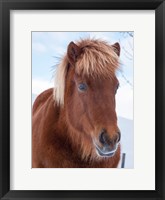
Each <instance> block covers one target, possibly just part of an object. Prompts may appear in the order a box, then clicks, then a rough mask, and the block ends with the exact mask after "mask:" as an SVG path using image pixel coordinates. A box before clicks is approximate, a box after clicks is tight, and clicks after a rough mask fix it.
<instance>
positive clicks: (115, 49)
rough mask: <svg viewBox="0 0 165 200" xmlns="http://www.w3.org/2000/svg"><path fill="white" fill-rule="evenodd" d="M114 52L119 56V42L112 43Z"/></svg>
mask: <svg viewBox="0 0 165 200" xmlns="http://www.w3.org/2000/svg"><path fill="white" fill-rule="evenodd" d="M112 47H113V49H114V51H115V53H116V54H117V55H118V56H120V44H119V43H118V42H116V43H115V44H113V45H112Z"/></svg>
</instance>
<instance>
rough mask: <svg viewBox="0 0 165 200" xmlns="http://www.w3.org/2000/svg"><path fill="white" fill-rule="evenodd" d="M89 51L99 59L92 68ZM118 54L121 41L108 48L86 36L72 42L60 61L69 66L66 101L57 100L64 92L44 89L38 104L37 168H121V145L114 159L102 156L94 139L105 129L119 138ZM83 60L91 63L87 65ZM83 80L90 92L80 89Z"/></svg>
mask: <svg viewBox="0 0 165 200" xmlns="http://www.w3.org/2000/svg"><path fill="white" fill-rule="evenodd" d="M87 44H88V45H87ZM100 44H101V46H100V48H99V45H100ZM115 47H116V49H115ZM85 48H86V50H84V49H85ZM85 51H86V52H88V53H89V54H90V56H94V55H95V57H94V58H93V61H91V62H92V63H94V65H93V66H92V69H91V68H90V67H91V65H90V64H89V58H87V56H88V55H86V57H85V60H86V61H83V60H84V59H83V56H84V54H85V53H84V52H85ZM109 51H110V53H108V52H109ZM119 52H120V49H119V46H118V45H116V44H115V45H114V46H110V45H109V46H108V44H107V43H105V42H102V41H98V40H97V41H96V40H84V41H83V40H82V41H81V42H78V43H77V45H76V44H74V43H71V44H70V45H69V46H68V52H67V55H66V56H65V57H64V60H62V64H61V65H62V67H61V68H62V69H64V68H66V69H65V70H63V71H65V72H64V73H63V75H62V77H63V79H64V80H62V78H61V77H60V80H62V82H63V84H64V87H62V88H61V89H64V91H62V94H63V99H64V100H63V104H62V103H61V101H59V99H57V98H58V97H59V96H60V95H61V94H59V95H57V96H56V94H55V93H56V89H55V91H54V89H53V88H52V89H48V90H46V91H44V92H43V93H41V94H40V95H39V96H38V97H37V99H36V101H35V102H34V105H33V120H32V121H33V124H32V126H33V127H32V129H33V137H32V151H33V157H32V167H33V168H36V167H37V168H39V167H40V168H42V167H46V168H103V167H104V168H105V167H106V168H109V167H111V168H115V167H117V165H118V162H119V160H120V145H119V146H118V148H117V151H116V153H115V155H114V156H113V157H100V156H98V155H97V153H96V149H95V146H94V143H98V138H99V133H100V130H101V129H102V128H106V130H107V132H108V134H109V138H115V137H116V133H117V131H118V127H117V116H116V112H115V91H116V87H117V84H118V80H117V78H116V76H115V70H116V69H117V67H118V63H119V62H118V56H119ZM108 56H111V58H107V57H108ZM104 58H106V59H105V62H103V60H104ZM112 58H113V59H112ZM96 61H97V62H96ZM111 61H112V62H111ZM84 62H86V64H88V66H87V65H86V69H84V68H85V66H84V65H85V63H84ZM100 63H101V64H100ZM100 65H102V66H101V67H100ZM83 66H84V68H83ZM87 68H88V70H87ZM99 68H100V70H99ZM107 68H108V69H107ZM104 70H105V71H104ZM59 72H60V71H58V76H57V78H59ZM99 72H100V73H99ZM95 74H97V76H95ZM105 75H106V76H105ZM79 83H86V84H87V87H88V88H87V91H85V92H80V91H78V89H77V88H78V85H79ZM57 87H59V85H58V86H57ZM59 88H60V87H59ZM58 92H60V91H58ZM54 97H55V98H54ZM60 98H61V96H60Z"/></svg>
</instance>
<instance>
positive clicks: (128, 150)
mask: <svg viewBox="0 0 165 200" xmlns="http://www.w3.org/2000/svg"><path fill="white" fill-rule="evenodd" d="M35 98H36V95H34V94H32V103H33V102H34V100H35ZM118 127H119V129H120V131H121V158H122V155H123V153H124V154H125V162H124V168H127V169H131V168H134V132H133V120H130V119H126V118H123V117H118ZM121 160H122V159H121ZM121 163H122V161H120V163H119V166H118V167H119V168H121Z"/></svg>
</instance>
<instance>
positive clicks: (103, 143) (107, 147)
mask: <svg viewBox="0 0 165 200" xmlns="http://www.w3.org/2000/svg"><path fill="white" fill-rule="evenodd" d="M120 138H121V134H120V132H119V131H118V132H117V133H116V137H113V138H110V137H109V135H108V133H107V132H106V130H105V129H103V130H102V131H101V133H100V135H99V139H98V140H97V141H96V140H95V141H94V145H95V148H96V152H97V154H98V155H99V156H101V157H112V156H114V155H115V152H116V151H117V148H118V144H119V142H120Z"/></svg>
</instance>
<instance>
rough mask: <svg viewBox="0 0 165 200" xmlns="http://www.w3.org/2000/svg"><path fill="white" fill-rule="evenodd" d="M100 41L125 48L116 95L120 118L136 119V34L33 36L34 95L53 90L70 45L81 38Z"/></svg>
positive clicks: (75, 33) (64, 33)
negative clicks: (134, 86) (61, 62)
mask: <svg viewBox="0 0 165 200" xmlns="http://www.w3.org/2000/svg"><path fill="white" fill-rule="evenodd" d="M87 37H90V38H99V39H103V40H106V41H108V42H109V43H110V44H113V43H115V42H119V43H120V46H121V56H120V62H121V65H120V70H119V71H118V72H117V77H118V79H119V82H120V88H119V90H118V93H117V95H116V104H117V108H116V110H117V114H118V115H119V116H122V117H125V118H129V119H133V32H129V33H126V32H32V93H33V94H34V95H38V94H39V93H40V92H42V91H43V90H45V89H47V88H49V87H53V83H54V78H53V71H54V68H55V65H56V64H58V62H59V58H60V57H62V56H63V55H64V54H65V53H66V49H67V46H68V44H69V43H70V42H71V41H76V40H79V39H80V38H87Z"/></svg>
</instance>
